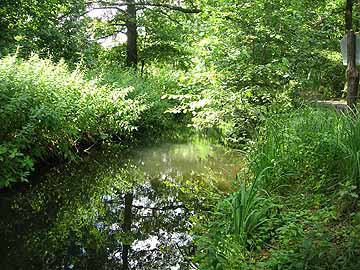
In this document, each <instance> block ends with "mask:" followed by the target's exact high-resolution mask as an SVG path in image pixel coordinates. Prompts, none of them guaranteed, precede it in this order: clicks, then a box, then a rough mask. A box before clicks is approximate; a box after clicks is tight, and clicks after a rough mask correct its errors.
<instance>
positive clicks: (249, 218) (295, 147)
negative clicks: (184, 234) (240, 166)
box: [196, 107, 360, 269]
mask: <svg viewBox="0 0 360 270" xmlns="http://www.w3.org/2000/svg"><path fill="white" fill-rule="evenodd" d="M359 138H360V119H359V118H358V117H355V116H354V115H351V114H341V113H338V112H335V111H332V110H329V109H324V108H312V107H306V108H300V109H298V110H296V111H293V112H291V113H287V114H281V115H275V116H273V117H269V118H268V119H267V120H266V123H265V124H264V125H263V126H262V127H261V128H259V129H258V135H257V141H256V143H255V145H254V146H253V148H252V150H251V151H250V152H249V153H248V159H249V161H248V164H249V166H248V169H247V170H246V171H244V172H243V174H242V175H239V179H238V185H237V186H238V190H239V191H238V192H236V193H235V194H233V195H231V196H230V197H229V198H227V199H226V200H225V201H222V202H220V203H219V204H218V206H217V209H215V211H214V212H213V214H212V215H211V219H210V222H207V223H206V224H205V223H204V224H202V225H201V226H199V227H198V228H197V229H198V235H199V237H198V238H197V244H198V248H199V251H200V252H199V254H198V255H197V257H196V259H197V260H198V261H199V263H200V265H201V269H359V267H360V263H359V261H358V259H357V258H358V256H359V255H360V237H359V235H360V213H359V211H358V209H359V207H358V206H359V204H358V194H359V189H358V187H359V176H360V175H359V172H360V154H359V153H360V140H359Z"/></svg>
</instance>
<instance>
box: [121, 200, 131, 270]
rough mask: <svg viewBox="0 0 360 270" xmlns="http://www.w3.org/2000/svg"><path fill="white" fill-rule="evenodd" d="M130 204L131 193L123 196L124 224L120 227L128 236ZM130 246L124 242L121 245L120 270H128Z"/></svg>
mask: <svg viewBox="0 0 360 270" xmlns="http://www.w3.org/2000/svg"><path fill="white" fill-rule="evenodd" d="M132 202H133V195H132V193H126V194H125V213H124V223H123V225H122V229H123V232H124V233H125V234H126V235H128V234H130V232H131V223H132V212H131V209H132ZM130 248H131V245H130V244H129V243H128V242H127V241H125V243H124V244H123V249H122V254H121V258H122V268H121V269H122V270H129V269H130V268H129V251H130Z"/></svg>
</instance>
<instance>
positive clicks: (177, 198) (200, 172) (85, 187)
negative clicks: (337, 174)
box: [0, 142, 241, 270]
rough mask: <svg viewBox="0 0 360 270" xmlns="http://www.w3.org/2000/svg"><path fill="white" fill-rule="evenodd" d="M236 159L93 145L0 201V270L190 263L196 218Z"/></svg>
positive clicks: (184, 147) (201, 149)
mask: <svg viewBox="0 0 360 270" xmlns="http://www.w3.org/2000/svg"><path fill="white" fill-rule="evenodd" d="M240 166H241V156H240V155H239V154H238V153H237V152H235V151H231V150H226V149H224V148H222V147H219V146H214V145H211V144H209V143H206V142H201V143H200V142H197V143H178V144H177V143H175V144H174V143H164V144H161V145H156V146H152V147H145V148H137V149H133V150H131V151H127V152H126V153H124V152H119V151H116V150H114V148H112V150H111V151H110V150H102V151H98V152H96V153H93V154H92V155H90V156H88V157H86V158H84V160H83V161H82V162H80V163H77V164H71V165H66V166H62V167H58V168H54V169H53V170H51V172H49V173H47V174H46V175H44V176H41V177H40V178H41V179H40V180H39V184H37V185H34V186H33V187H31V188H30V189H29V190H27V191H25V192H22V193H19V194H17V195H16V196H15V197H14V198H2V200H1V215H2V219H1V221H0V226H1V233H0V237H1V240H2V243H1V250H0V252H1V254H3V255H4V254H6V256H5V258H4V259H3V260H1V262H0V269H123V270H125V269H126V270H127V269H138V270H141V269H174V270H175V269H196V265H195V264H194V263H193V262H192V261H191V257H192V256H193V255H194V253H195V252H196V250H195V247H194V244H193V236H192V235H193V231H194V230H195V225H196V222H197V220H199V219H204V218H206V213H207V211H209V210H211V208H212V207H213V206H214V204H216V202H217V201H218V200H220V199H221V198H222V197H223V196H224V194H226V193H227V192H230V191H231V188H232V187H231V181H232V180H233V179H234V177H235V175H236V173H237V171H238V170H239V169H240Z"/></svg>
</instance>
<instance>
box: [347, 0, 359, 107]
mask: <svg viewBox="0 0 360 270" xmlns="http://www.w3.org/2000/svg"><path fill="white" fill-rule="evenodd" d="M352 7H353V2H352V0H347V2H346V16H345V21H346V31H347V70H346V75H347V81H348V89H347V93H348V96H347V105H348V106H349V107H350V108H351V109H355V108H356V101H357V96H358V86H359V73H358V71H357V69H356V37H355V33H354V31H353V25H352Z"/></svg>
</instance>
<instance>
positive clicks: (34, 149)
mask: <svg viewBox="0 0 360 270" xmlns="http://www.w3.org/2000/svg"><path fill="white" fill-rule="evenodd" d="M0 81H1V84H0V123H1V129H0V162H1V166H0V176H1V178H0V187H6V186H9V185H10V184H11V183H12V182H16V181H24V180H26V177H27V176H28V174H29V172H30V171H31V170H32V168H33V164H34V161H36V160H39V159H44V158H47V157H48V156H49V155H50V154H51V155H54V156H58V157H65V158H74V157H75V154H76V153H77V152H78V151H79V148H81V146H82V145H83V144H84V143H86V144H88V143H95V142H97V141H99V140H107V139H114V138H116V139H127V138H130V136H132V134H133V132H134V130H136V129H137V128H138V126H137V124H138V123H139V122H140V120H139V119H140V117H141V114H142V112H144V111H145V110H146V109H147V108H148V106H147V105H145V104H144V102H143V99H142V98H141V97H138V96H136V95H133V96H132V97H131V98H129V95H130V93H131V92H132V91H133V88H131V87H115V86H99V84H97V83H96V81H90V80H86V79H84V76H83V74H82V72H80V71H78V70H75V71H73V72H70V71H68V69H67V67H66V66H65V65H64V64H63V63H59V64H53V63H52V62H51V61H49V60H40V59H39V58H38V57H37V56H33V57H31V58H30V59H29V60H28V61H23V60H20V59H17V58H16V57H15V56H9V57H6V58H4V59H1V60H0Z"/></svg>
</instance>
